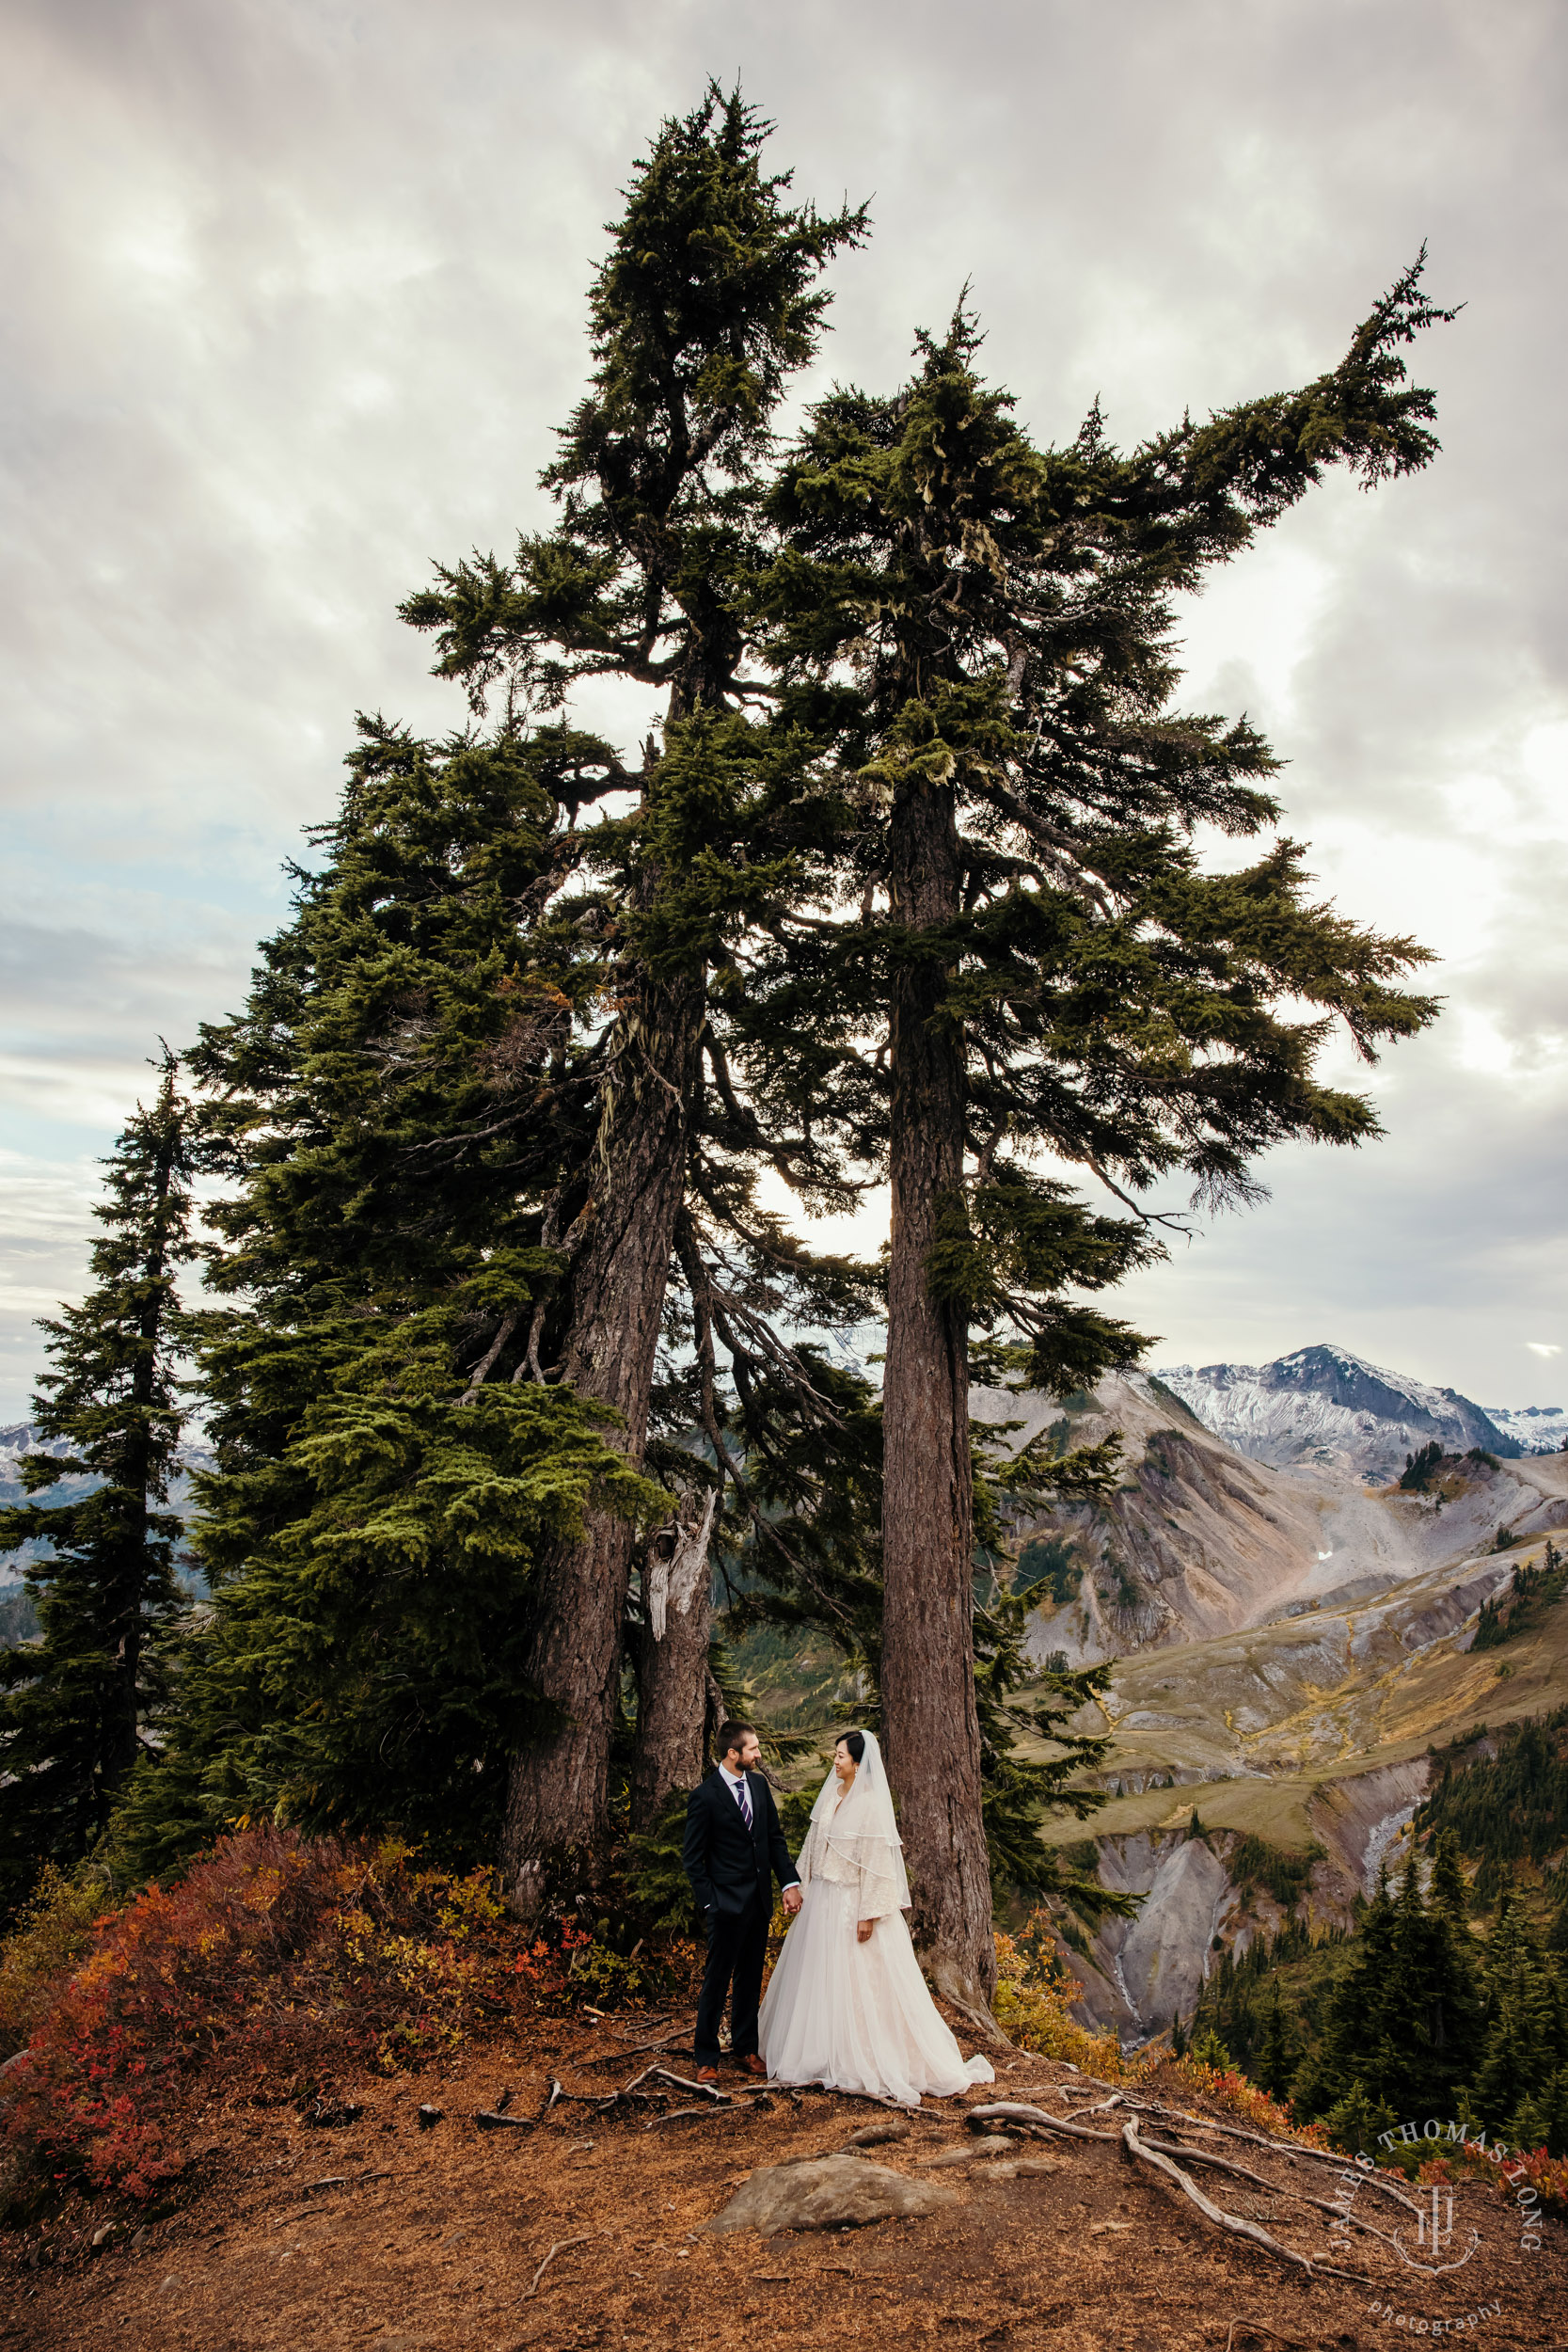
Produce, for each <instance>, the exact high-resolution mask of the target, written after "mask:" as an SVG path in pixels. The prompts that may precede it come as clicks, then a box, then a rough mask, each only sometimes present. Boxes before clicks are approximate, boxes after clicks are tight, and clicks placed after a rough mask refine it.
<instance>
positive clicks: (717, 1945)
mask: <svg viewBox="0 0 1568 2352" xmlns="http://www.w3.org/2000/svg"><path fill="white" fill-rule="evenodd" d="M770 1917H771V1912H770V1909H769V1906H768V1903H767V1902H766V1900H765V1899H763V1897H762V1896H761V1895H760V1894H759V1895H757V1896H755V1897H754V1898H753V1899H752V1901H751V1902H750V1903H749V1904H748V1905H747V1907H746V1909H745V1910H744V1911H743V1912H741V1913H740V1914H739V1915H736V1913H734V1912H730V1911H720V1910H718V1909H717V1908H715V1909H714V1910H712V1911H710V1912H709V1913H708V1915H707V1970H706V1973H705V1976H704V1978H703V1991H702V1997H701V1999H700V2000H699V2001H698V2003H697V2035H696V2044H695V2047H696V2052H697V2063H698V2065H699V2066H717V2065H718V2063H719V2028H720V2026H721V2025H722V2024H723V2022H724V1995H725V1994H727V1993H728V1992H729V1990H730V1984H731V1980H732V1979H733V1980H734V1984H735V2002H734V2007H733V2009H732V2010H731V2014H730V2053H731V2055H732V2057H735V2058H745V2057H747V2056H748V2055H749V2054H750V2053H751V2052H752V2050H754V2049H755V2048H756V2046H757V2004H758V2002H759V2001H760V2000H761V1998H762V1969H763V1963H764V1962H765V1961H766V1960H767V1958H768V1920H769V1918H770Z"/></svg>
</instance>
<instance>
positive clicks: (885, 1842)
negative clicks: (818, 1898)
mask: <svg viewBox="0 0 1568 2352" xmlns="http://www.w3.org/2000/svg"><path fill="white" fill-rule="evenodd" d="M825 1847H826V1850H825V1851H818V1852H817V1853H816V1855H815V1856H814V1862H815V1865H816V1875H817V1877H818V1878H824V1879H832V1880H833V1881H834V1882H835V1883H837V1884H838V1885H840V1886H853V1887H854V1888H855V1890H856V1894H855V1899H856V1906H857V1908H856V1917H857V1918H860V1919H881V1918H885V1917H886V1915H887V1914H888V1913H889V1912H890V1911H907V1910H908V1909H909V1902H910V1890H909V1883H908V1881H907V1880H906V1878H905V1876H904V1855H903V1850H902V1848H901V1847H900V1846H899V1845H898V1844H897V1843H896V1842H895V1840H893V1839H891V1838H887V1837H853V1836H837V1837H834V1836H832V1835H830V1836H828V1838H827V1839H826V1841H825Z"/></svg>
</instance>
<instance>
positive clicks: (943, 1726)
mask: <svg viewBox="0 0 1568 2352" xmlns="http://www.w3.org/2000/svg"><path fill="white" fill-rule="evenodd" d="M892 851H893V858H892V864H893V920H894V922H895V924H896V925H897V926H898V927H899V928H900V929H901V930H907V931H909V932H911V933H918V932H920V931H922V930H928V929H932V928H935V927H938V926H941V925H942V924H944V923H947V922H950V921H952V920H953V918H954V917H955V916H956V914H957V913H958V884H959V875H958V842H957V837H956V834H955V829H954V814H953V801H952V795H951V793H950V792H948V791H945V790H931V789H929V788H919V787H916V788H915V789H913V790H911V791H909V792H908V793H906V794H904V795H901V796H900V799H899V802H898V803H897V805H896V806H895V810H894V815H893V826H892ZM946 980H947V975H946V974H945V972H944V971H942V969H941V968H940V967H938V966H934V965H932V964H930V963H927V962H922V961H919V960H918V959H917V958H915V957H912V956H908V957H906V960H905V961H904V962H903V964H902V966H901V968H900V969H899V971H898V973H897V975H896V977H895V984H894V991H893V1021H892V1041H891V1068H892V1077H893V1132H892V1179H893V1207H892V1233H891V1240H892V1253H891V1260H890V1264H889V1273H888V1342H887V1364H886V1371H885V1376H884V1382H883V1440H884V1448H885V1456H884V1471H883V1480H884V1485H883V1504H882V1575H883V1585H884V1597H883V1617H882V1702H883V1720H884V1723H885V1725H886V1734H887V1738H886V1745H887V1759H888V1777H889V1780H890V1782H891V1784H892V1787H893V1790H894V1793H895V1797H896V1799H897V1802H898V1809H899V1830H900V1834H901V1835H902V1836H903V1840H904V1851H905V1858H906V1861H907V1864H908V1867H909V1874H910V1888H911V1894H912V1896H913V1898H914V1915H913V1919H912V1921H911V1926H912V1929H913V1932H914V1938H915V1942H916V1944H917V1945H918V1947H920V1950H921V1953H922V1957H923V1958H924V1960H925V1962H926V1964H927V1968H928V1969H929V1971H930V1974H931V1976H932V1979H933V1980H934V1982H935V1983H936V1985H937V1986H938V1989H939V1990H940V1991H942V1992H943V1993H945V1994H948V1995H949V1997H951V1998H953V1999H956V2000H958V2001H959V2002H961V2003H963V2004H964V2005H965V2006H967V2007H968V2008H970V2009H973V2010H977V2011H979V2012H981V2013H982V2014H983V2015H986V2016H989V2012H990V1996H991V1994H992V1992H993V1991H994V1989H995V1981H996V1967H995V1950H994V1947H993V1945H992V1942H991V1902H990V1868H989V1866H988V1860H987V1853H986V1836H985V1827H984V1823H983V1821H982V1819H981V1812H980V1729H979V1722H978V1718H977V1715H976V1711H975V1704H974V1632H973V1627H972V1622H971V1613H972V1608H973V1574H974V1569H973V1554H974V1482H973V1476H972V1472H971V1468H970V1453H969V1325H968V1317H967V1314H966V1312H965V1311H964V1309H963V1308H962V1306H961V1305H943V1304H942V1303H939V1302H938V1301H937V1300H935V1299H933V1297H932V1295H931V1290H930V1283H929V1277H928V1262H929V1259H930V1255H931V1251H932V1249H933V1248H934V1246H935V1244H936V1242H937V1239H938V1231H939V1224H940V1220H941V1216H942V1210H943V1206H944V1204H951V1206H952V1208H953V1209H954V1210H958V1203H959V1197H960V1190H961V1186H962V1183H963V1146H964V1054H963V1044H962V1040H961V1037H960V1036H959V1034H958V1031H957V1030H956V1028H955V1027H953V1026H952V1025H950V1024H949V1022H948V1019H947V1017H946V1015H945V1013H944V1011H943V1009H942V1005H943V997H944V994H945V989H946Z"/></svg>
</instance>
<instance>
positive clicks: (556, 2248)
mask: <svg viewBox="0 0 1568 2352" xmlns="http://www.w3.org/2000/svg"><path fill="white" fill-rule="evenodd" d="M593 2235H594V2232H593V2231H592V2230H584V2231H583V2233H582V2234H581V2236H580V2237H559V2238H557V2239H556V2242H555V2244H554V2245H553V2246H552V2247H551V2248H550V2250H549V2252H548V2253H547V2254H546V2257H545V2259H544V2261H543V2262H542V2263H541V2264H540V2265H539V2267H538V2269H537V2270H536V2271H535V2272H534V2274H533V2278H532V2280H531V2284H529V2285H528V2286H526V2287H525V2288H524V2289H523V2300H524V2302H525V2303H526V2302H527V2301H528V2298H529V2296H531V2295H533V2294H535V2293H536V2292H537V2291H538V2286H539V2281H540V2280H541V2279H542V2278H543V2277H544V2275H545V2273H546V2270H547V2269H548V2268H549V2266H550V2265H551V2263H552V2262H554V2260H555V2258H556V2256H557V2255H558V2254H563V2253H564V2252H565V2251H566V2249H567V2247H568V2246H586V2245H587V2243H588V2241H589V2239H590V2238H591V2237H592V2236H593Z"/></svg>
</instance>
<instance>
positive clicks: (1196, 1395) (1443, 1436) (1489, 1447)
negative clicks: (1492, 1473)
mask: <svg viewBox="0 0 1568 2352" xmlns="http://www.w3.org/2000/svg"><path fill="white" fill-rule="evenodd" d="M1154 1376H1155V1378H1156V1379H1158V1380H1161V1381H1163V1382H1164V1385H1165V1387H1166V1388H1167V1389H1169V1390H1171V1391H1173V1393H1174V1394H1175V1395H1177V1396H1179V1397H1180V1400H1181V1402H1182V1404H1183V1405H1185V1406H1186V1407H1187V1409H1188V1411H1189V1412H1191V1413H1193V1414H1194V1415H1195V1416H1196V1419H1197V1420H1199V1421H1200V1422H1203V1424H1204V1426H1205V1427H1206V1428H1209V1429H1212V1431H1213V1432H1214V1434H1215V1435H1216V1436H1217V1437H1221V1438H1226V1439H1227V1440H1228V1442H1229V1443H1230V1444H1231V1445H1233V1446H1235V1447H1236V1448H1237V1450H1238V1452H1240V1453H1243V1454H1250V1455H1251V1456H1252V1458H1253V1459H1254V1460H1255V1461H1259V1462H1272V1463H1274V1464H1275V1465H1276V1466H1279V1467H1281V1468H1283V1467H1284V1466H1286V1465H1288V1464H1289V1463H1291V1462H1299V1461H1303V1460H1305V1459H1307V1457H1309V1456H1312V1455H1320V1456H1322V1455H1330V1454H1333V1455H1338V1456H1339V1457H1341V1458H1342V1459H1343V1460H1344V1461H1345V1462H1346V1463H1347V1464H1348V1465H1349V1466H1350V1467H1352V1468H1354V1469H1355V1470H1360V1471H1361V1472H1362V1473H1363V1474H1364V1475H1366V1476H1369V1477H1381V1478H1391V1477H1394V1476H1397V1474H1398V1473H1399V1471H1400V1470H1402V1468H1403V1467H1404V1460H1405V1456H1406V1454H1413V1453H1415V1452H1417V1451H1418V1450H1419V1448H1420V1447H1422V1446H1424V1445H1429V1444H1431V1443H1432V1442H1433V1439H1435V1440H1436V1441H1437V1442H1438V1443H1439V1444H1441V1445H1442V1447H1443V1449H1444V1451H1445V1452H1446V1453H1450V1454H1465V1453H1468V1452H1469V1451H1470V1449H1471V1448H1472V1447H1474V1446H1480V1447H1482V1448H1483V1449H1484V1450H1485V1451H1486V1452H1487V1453H1488V1454H1497V1456H1498V1457H1499V1458H1502V1457H1504V1456H1508V1455H1513V1454H1523V1453H1525V1452H1526V1451H1527V1446H1526V1443H1525V1441H1524V1440H1522V1439H1521V1438H1520V1437H1518V1436H1516V1435H1514V1434H1513V1431H1512V1430H1510V1429H1508V1428H1506V1427H1505V1426H1503V1425H1502V1424H1500V1423H1499V1422H1497V1421H1496V1420H1495V1419H1494V1418H1493V1417H1492V1416H1491V1415H1490V1414H1489V1413H1486V1412H1483V1411H1482V1409H1481V1406H1479V1405H1475V1404H1472V1403H1471V1401H1470V1399H1469V1398H1468V1397H1466V1396H1461V1395H1460V1393H1459V1391H1458V1390H1457V1389H1442V1388H1434V1387H1433V1386H1432V1385H1431V1384H1430V1383H1429V1382H1427V1381H1424V1380H1416V1379H1413V1378H1412V1377H1411V1376H1410V1375H1409V1374H1408V1373H1402V1372H1391V1371H1389V1370H1387V1369H1386V1367H1385V1366H1383V1365H1381V1364H1370V1363H1368V1362H1367V1361H1366V1359H1365V1358H1363V1357H1360V1356H1353V1355H1352V1354H1351V1352H1350V1350H1349V1349H1348V1348H1344V1347H1335V1346H1332V1345H1327V1344H1323V1345H1319V1346H1315V1347H1299V1348H1297V1349H1295V1350H1294V1351H1293V1353H1292V1354H1291V1355H1289V1356H1276V1357H1275V1359H1274V1360H1273V1361H1272V1362H1271V1363H1266V1364H1201V1365H1198V1366H1196V1367H1195V1366H1193V1365H1191V1364H1177V1365H1174V1366H1172V1367H1171V1368H1169V1369H1168V1370H1165V1371H1161V1372H1157V1373H1156V1374H1155V1375H1154ZM1540 1450H1542V1451H1545V1450H1546V1448H1544V1447H1542V1448H1541V1449H1540Z"/></svg>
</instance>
